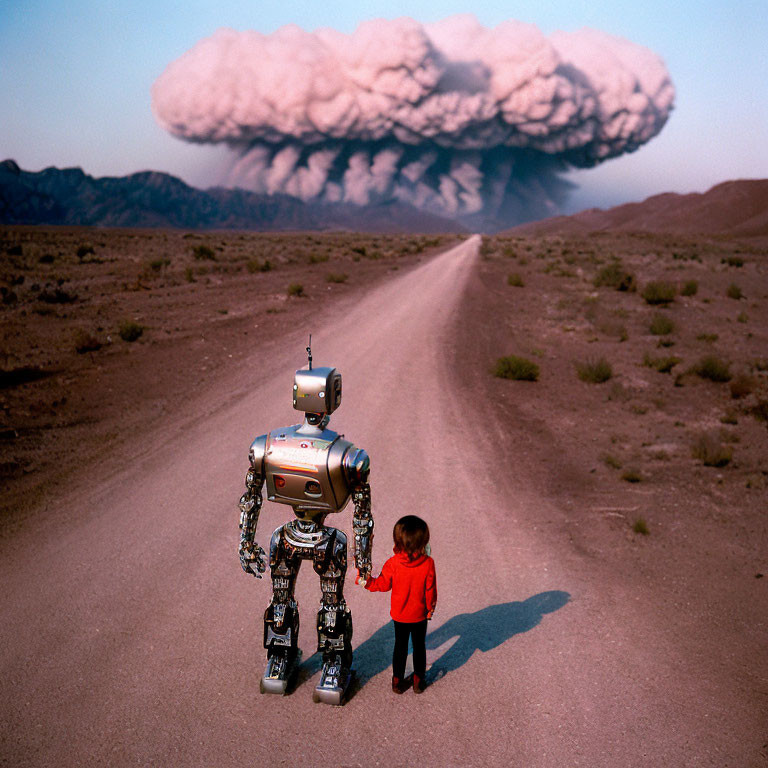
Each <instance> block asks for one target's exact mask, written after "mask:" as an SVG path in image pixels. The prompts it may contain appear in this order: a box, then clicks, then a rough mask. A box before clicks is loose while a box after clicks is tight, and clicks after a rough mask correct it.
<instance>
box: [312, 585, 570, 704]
mask: <svg viewBox="0 0 768 768" xmlns="http://www.w3.org/2000/svg"><path fill="white" fill-rule="evenodd" d="M570 597H571V596H570V595H569V594H568V593H567V592H562V591H560V590H553V591H551V592H541V593H539V594H538V595H533V596H532V597H529V598H528V599H527V600H523V601H522V602H514V603H499V604H498V605H489V606H488V607H487V608H482V609H481V610H479V611H475V613H461V614H459V615H458V616H453V617H452V618H450V619H448V621H446V622H445V624H443V625H442V626H440V627H438V629H436V630H434V631H433V632H430V633H429V634H428V635H427V649H428V650H429V649H433V650H434V649H437V648H439V647H440V646H441V645H443V644H444V643H446V642H448V641H449V640H451V639H453V638H454V637H456V638H457V640H456V641H455V642H454V643H453V645H451V646H450V648H448V649H447V650H446V651H445V653H443V654H442V655H441V656H439V657H438V658H437V659H435V660H434V661H433V662H432V665H431V667H429V668H428V670H427V682H434V681H435V680H439V679H440V678H441V677H444V676H445V675H446V674H448V673H449V672H453V671H454V670H456V669H458V668H459V667H461V666H462V665H463V664H466V663H467V662H468V661H469V659H470V657H471V656H472V654H473V653H474V652H475V651H478V650H479V651H490V650H491V649H492V648H496V647H498V646H499V645H501V644H502V643H504V642H506V641H507V640H509V638H510V637H513V636H514V635H519V634H520V633H521V632H528V630H530V629H533V628H534V627H535V626H536V625H537V624H539V622H540V621H541V619H542V616H543V615H544V614H545V613H552V612H554V611H557V610H559V609H560V608H562V607H563V606H564V605H565V604H566V603H567V602H568V600H569V599H570ZM394 643H395V630H394V624H393V623H392V622H391V621H389V622H387V623H386V624H385V625H384V626H383V627H381V628H380V629H377V630H376V631H375V632H374V633H373V634H372V635H371V636H370V637H369V638H368V639H367V640H366V641H365V642H364V643H362V644H361V645H360V646H358V647H357V648H355V655H354V662H353V666H354V668H355V671H356V673H357V684H356V686H355V687H356V689H359V688H362V687H363V686H364V685H365V684H366V683H367V682H368V681H369V680H370V679H371V678H373V677H375V676H376V675H378V674H379V673H380V672H383V671H384V670H385V669H388V668H389V667H390V666H391V664H392V648H393V646H394ZM322 663H323V662H322V658H321V656H320V654H319V653H314V654H312V656H310V657H309V658H308V659H307V660H306V661H305V662H304V663H303V664H302V665H301V667H300V668H299V680H298V683H297V684H301V683H302V682H304V681H305V680H307V679H308V678H310V677H312V675H314V674H315V673H317V672H319V671H320V668H321V667H322ZM428 666H429V665H428Z"/></svg>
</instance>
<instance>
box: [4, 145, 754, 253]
mask: <svg viewBox="0 0 768 768" xmlns="http://www.w3.org/2000/svg"><path fill="white" fill-rule="evenodd" d="M0 224H61V225H70V226H102V227H173V228H179V229H245V230H257V231H281V230H350V231H358V232H388V233H395V232H424V233H438V232H440V233H442V232H466V229H465V228H464V227H463V226H462V225H461V224H460V223H458V222H456V221H452V220H450V219H445V218H442V217H440V216H436V215H433V214H430V213H426V212H424V211H421V210H419V209H417V208H414V207H413V206H410V205H407V204H405V203H401V202H399V201H396V200H391V201H388V202H384V203H378V204H377V205H367V206H359V205H353V204H351V203H313V202H310V203H307V202H303V201H301V200H299V199H297V198H295V197H290V196H288V195H263V194H257V193H256V192H249V191H247V190H244V189H227V188H224V187H212V188H210V189H206V190H201V189H196V188H194V187H190V186H189V185H188V184H185V183H184V182H183V181H182V180H181V179H178V178H176V177H175V176H171V175H169V174H167V173H160V172H158V171H142V172H140V173H133V174H131V175H129V176H118V177H103V178H95V177H93V176H89V175H88V174H86V173H85V172H84V171H83V170H82V169H80V168H62V169H60V168H55V167H50V168H45V169H44V170H42V171H38V172H32V171H24V170H22V169H21V168H19V166H18V164H17V163H16V162H15V161H13V160H5V161H3V162H1V163H0ZM600 231H622V232H629V231H632V232H669V233H678V234H705V235H728V236H732V237H746V238H753V237H760V238H762V237H768V179H755V180H748V179H747V180H737V181H726V182H723V183H722V184H717V185H716V186H714V187H712V188H711V189H710V190H708V191H707V192H704V193H691V194H676V193H672V192H668V193H665V194H660V195H654V196H653V197H649V198H647V199H646V200H644V201H643V202H640V203H627V204H625V205H619V206H616V207H614V208H608V209H606V210H603V209H599V208H591V209H589V210H586V211H582V212H581V213H577V214H574V215H572V216H555V217H552V218H549V219H543V220H541V221H535V222H531V223H528V224H521V225H519V226H517V227H514V228H512V229H509V230H506V231H505V233H504V234H513V235H534V236H538V235H555V234H563V235H566V234H568V235H573V234H576V235H579V234H588V233H590V232H600Z"/></svg>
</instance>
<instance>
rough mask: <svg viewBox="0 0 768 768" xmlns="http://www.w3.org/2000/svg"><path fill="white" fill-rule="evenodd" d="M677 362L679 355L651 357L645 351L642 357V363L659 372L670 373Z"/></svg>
mask: <svg viewBox="0 0 768 768" xmlns="http://www.w3.org/2000/svg"><path fill="white" fill-rule="evenodd" d="M679 362H680V358H679V357H651V355H649V354H648V353H647V352H646V353H645V356H644V357H643V365H645V366H647V367H648V368H653V369H654V370H656V371H658V372H659V373H670V372H671V371H672V369H673V368H674V367H675V366H676V365H677V364H678V363H679Z"/></svg>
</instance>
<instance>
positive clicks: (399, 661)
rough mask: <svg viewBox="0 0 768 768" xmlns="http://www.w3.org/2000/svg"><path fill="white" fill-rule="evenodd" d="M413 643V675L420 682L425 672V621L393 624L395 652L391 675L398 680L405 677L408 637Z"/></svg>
mask: <svg viewBox="0 0 768 768" xmlns="http://www.w3.org/2000/svg"><path fill="white" fill-rule="evenodd" d="M409 636H410V638H411V641H412V642H413V673H414V674H415V675H418V676H419V677H420V678H422V680H423V679H424V674H425V672H426V671H427V646H426V645H425V642H424V641H425V638H426V636H427V620H426V619H424V621H417V622H415V623H413V624H406V623H405V622H403V621H396V622H395V651H394V653H393V654H392V675H393V676H394V677H399V678H400V679H402V678H404V677H405V660H406V659H407V658H408V637H409Z"/></svg>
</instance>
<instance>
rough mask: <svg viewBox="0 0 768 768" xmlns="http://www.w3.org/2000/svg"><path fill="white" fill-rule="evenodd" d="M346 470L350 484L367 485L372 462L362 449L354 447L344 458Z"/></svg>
mask: <svg viewBox="0 0 768 768" xmlns="http://www.w3.org/2000/svg"><path fill="white" fill-rule="evenodd" d="M344 468H345V470H346V473H347V477H348V478H349V481H350V483H352V484H355V483H367V482H368V475H369V474H370V472H371V460H370V458H369V457H368V454H367V453H366V452H365V451H364V450H363V449H362V448H357V447H356V446H354V445H353V446H350V449H349V450H348V451H347V453H346V455H345V456H344Z"/></svg>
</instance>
